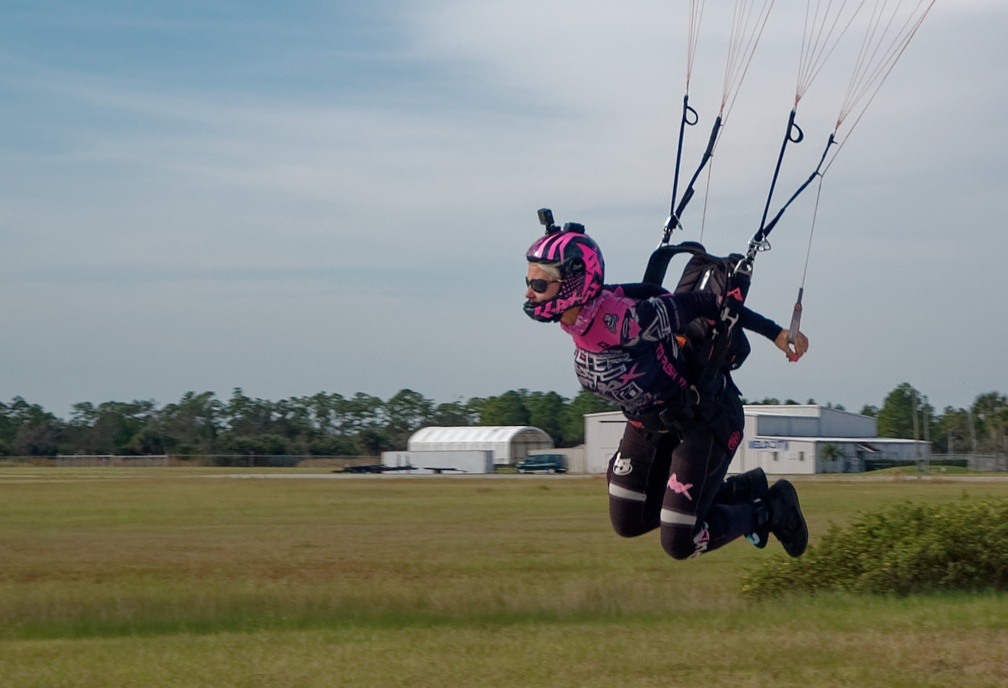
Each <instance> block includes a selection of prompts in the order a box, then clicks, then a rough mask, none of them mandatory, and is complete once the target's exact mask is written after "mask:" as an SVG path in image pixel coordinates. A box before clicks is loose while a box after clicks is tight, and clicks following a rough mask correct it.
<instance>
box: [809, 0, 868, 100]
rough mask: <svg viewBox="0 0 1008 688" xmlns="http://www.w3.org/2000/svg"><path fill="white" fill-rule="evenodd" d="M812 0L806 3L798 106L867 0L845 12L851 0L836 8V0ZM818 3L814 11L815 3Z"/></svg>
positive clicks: (844, 0)
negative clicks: (846, 13)
mask: <svg viewBox="0 0 1008 688" xmlns="http://www.w3.org/2000/svg"><path fill="white" fill-rule="evenodd" d="M823 2H824V0H815V2H813V0H809V3H808V4H807V5H806V7H805V31H804V33H803V34H802V48H801V60H800V63H799V68H798V83H797V86H796V87H795V107H798V102H799V101H800V100H801V99H802V97H804V95H805V93H806V92H807V91H808V89H809V88H810V87H811V86H812V82H813V81H815V79H816V77H817V76H819V72H820V71H822V68H823V65H825V64H826V61H827V60H828V59H829V56H830V55H832V54H833V50H834V49H835V48H836V46H837V44H838V43H839V42H840V39H841V38H843V35H844V34H845V33H846V32H847V29H849V28H850V25H851V23H852V22H853V21H854V18H855V17H856V16H857V14H858V13H859V12H860V11H861V8H862V7H864V4H865V0H860V2H858V3H857V6H856V7H854V9H853V10H852V11H851V12H850V13H849V14H848V15H846V16H845V11H846V10H847V5H848V0H842V1H841V2H840V3H839V7H837V8H836V9H834V4H836V3H834V0H825V5H826V6H825V7H823ZM813 4H814V5H815V9H814V11H812V6H813Z"/></svg>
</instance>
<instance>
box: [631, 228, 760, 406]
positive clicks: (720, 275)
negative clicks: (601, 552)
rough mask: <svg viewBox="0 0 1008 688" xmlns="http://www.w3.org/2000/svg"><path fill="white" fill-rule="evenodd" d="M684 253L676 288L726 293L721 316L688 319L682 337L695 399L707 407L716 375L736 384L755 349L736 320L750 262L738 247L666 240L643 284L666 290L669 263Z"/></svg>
mask: <svg viewBox="0 0 1008 688" xmlns="http://www.w3.org/2000/svg"><path fill="white" fill-rule="evenodd" d="M680 255H688V256H689V260H688V261H687V263H686V265H685V267H684V268H683V271H682V275H681V276H680V277H679V281H678V283H677V284H676V286H675V289H674V290H673V293H676V294H681V293H685V292H692V291H701V292H706V293H711V294H715V295H717V296H720V297H721V299H722V303H721V311H720V314H719V316H718V318H717V320H715V321H714V322H713V323H711V322H710V321H709V320H707V319H706V318H696V319H694V320H693V321H691V322H690V323H688V324H687V325H686V327H685V329H684V331H683V333H682V335H681V337H680V342H679V343H680V345H682V348H683V351H684V352H685V355H686V362H687V364H688V365H689V366H690V368H691V369H692V370H693V371H694V372H695V373H696V374H697V378H696V380H695V382H694V390H695V397H696V398H695V399H694V400H693V403H694V405H695V406H698V407H699V410H701V411H703V407H704V406H705V404H704V402H706V401H711V400H713V397H714V396H716V390H714V389H712V386H713V384H714V383H715V381H716V380H717V378H718V375H719V374H724V375H725V376H726V377H727V378H728V384H733V383H732V382H731V376H730V373H731V371H733V370H736V369H738V368H739V367H740V366H741V365H742V363H743V362H744V361H745V359H746V358H747V357H748V356H749V352H750V351H751V346H750V344H749V340H748V339H747V338H746V335H745V332H743V330H742V328H741V327H740V326H738V320H739V313H740V311H741V308H742V306H743V305H744V304H745V299H746V296H748V294H749V285H750V283H751V280H752V262H751V260H749V259H748V258H747V257H746V256H743V255H741V254H739V253H732V254H729V255H727V256H723V257H722V256H715V255H712V254H710V253H708V252H707V249H706V248H704V246H703V244H701V243H699V242H696V241H684V242H682V243H679V244H666V243H663V244H662V245H660V246H659V247H658V248H656V249H655V250H654V252H653V253H652V254H651V258H650V259H649V260H648V265H647V269H646V270H645V271H644V279H643V281H642V286H645V287H651V288H658V289H659V290H660V291H665V288H664V287H663V286H662V285H663V282H664V281H665V275H666V273H667V272H668V267H669V263H670V262H671V261H672V259H673V258H675V257H676V256H680Z"/></svg>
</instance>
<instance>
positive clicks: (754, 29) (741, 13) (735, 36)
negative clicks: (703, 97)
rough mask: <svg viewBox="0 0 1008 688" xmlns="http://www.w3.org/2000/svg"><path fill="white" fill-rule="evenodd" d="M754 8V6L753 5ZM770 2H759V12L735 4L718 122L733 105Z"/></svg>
mask: <svg viewBox="0 0 1008 688" xmlns="http://www.w3.org/2000/svg"><path fill="white" fill-rule="evenodd" d="M753 4H755V3H753ZM772 8H773V0H763V4H762V5H761V6H760V8H759V11H758V12H755V15H754V9H755V8H754V7H753V6H752V5H751V4H750V3H749V2H746V1H745V0H738V1H737V2H736V3H735V13H734V16H733V19H732V31H731V43H730V45H729V49H728V60H727V62H726V63H725V78H724V88H723V90H722V94H721V109H720V110H719V111H718V114H719V115H720V116H721V119H722V120H727V119H728V113H729V111H730V110H731V108H732V106H733V105H734V104H735V98H736V97H737V96H738V92H739V88H740V87H741V86H742V81H743V79H745V76H746V73H748V71H749V64H750V63H751V62H752V58H753V55H754V54H755V53H756V46H757V45H759V41H760V38H762V37H763V29H764V28H765V27H766V23H767V19H768V18H769V17H770V10H771V9H772Z"/></svg>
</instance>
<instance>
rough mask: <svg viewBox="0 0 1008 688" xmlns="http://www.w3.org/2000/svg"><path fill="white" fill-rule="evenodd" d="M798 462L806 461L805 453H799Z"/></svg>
mask: <svg viewBox="0 0 1008 688" xmlns="http://www.w3.org/2000/svg"><path fill="white" fill-rule="evenodd" d="M798 460H799V461H804V460H805V452H798Z"/></svg>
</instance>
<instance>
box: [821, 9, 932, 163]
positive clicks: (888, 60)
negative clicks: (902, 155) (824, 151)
mask: <svg viewBox="0 0 1008 688" xmlns="http://www.w3.org/2000/svg"><path fill="white" fill-rule="evenodd" d="M885 4H886V3H885V2H880V6H881V7H882V9H880V10H878V11H876V12H874V13H873V15H872V22H871V23H870V25H869V27H868V30H867V32H866V34H865V38H864V41H863V43H862V47H861V53H860V55H859V56H858V62H857V67H856V69H855V71H854V73H853V74H852V75H851V81H850V85H849V86H848V88H847V95H846V96H845V98H844V102H843V104H842V106H841V108H840V113H839V115H838V116H837V122H836V128H835V129H834V132H833V133H834V135H835V134H836V133H837V131H838V130H839V129H840V126H841V125H842V124H843V122H844V121H845V120H846V118H847V116H848V115H850V114H851V113H852V112H854V111H855V108H857V107H858V104H859V103H861V102H862V101H864V104H863V105H861V106H860V108H859V109H858V113H857V116H856V117H855V118H854V123H853V124H851V126H850V127H849V128H848V129H847V132H846V135H845V137H844V140H843V141H842V142H840V143H839V144H838V145H837V149H836V150H835V151H834V152H833V156H832V157H831V158H830V160H829V162H828V163H827V164H826V167H825V168H823V174H825V173H826V170H828V169H829V168H830V165H832V164H833V160H834V159H836V155H837V153H839V152H840V148H842V147H843V144H844V143H846V140H847V138H848V137H850V134H851V132H852V131H854V128H855V127H857V125H858V123H859V122H860V121H861V118H862V117H863V116H864V113H865V111H866V110H867V109H868V106H869V105H871V103H872V101H874V100H875V96H876V95H878V92H879V89H881V88H882V84H883V83H885V80H886V79H887V78H888V77H889V74H890V73H891V72H892V70H893V68H894V67H895V66H896V62H897V61H898V60H899V58H900V57H902V55H903V52H904V51H905V50H906V48H907V45H909V43H910V40H911V39H912V38H913V37H914V36H915V35H916V34H917V30H918V29H919V28H920V26H921V24H922V23H923V22H924V19H925V17H927V15H928V13H929V12H930V11H931V8H932V7H934V4H935V0H918V1H917V4H916V5H915V6H914V8H913V9H912V10H911V12H910V14H909V16H908V17H907V18H906V19H905V20H904V22H903V23H902V25H901V26H900V27H899V29H898V30H897V32H896V36H895V38H887V34H889V33H890V31H889V29H890V28H891V27H892V26H893V24H894V22H895V17H896V13H897V12H898V11H899V10H900V8H901V7H902V5H903V0H899V2H898V3H897V6H896V8H895V9H894V10H893V13H892V14H891V15H890V16H889V18H888V20H886V28H885V30H883V31H882V32H881V33H880V32H879V31H878V27H879V26H880V24H881V23H882V17H883V11H884V10H885V7H884V6H885ZM885 41H887V42H888V44H889V45H888V48H886V49H885V50H882V49H881V46H882V44H883V42H885ZM880 54H881V58H880V59H877V60H876V62H877V64H874V65H872V63H871V62H870V58H877V57H878V56H879V55H880Z"/></svg>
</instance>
